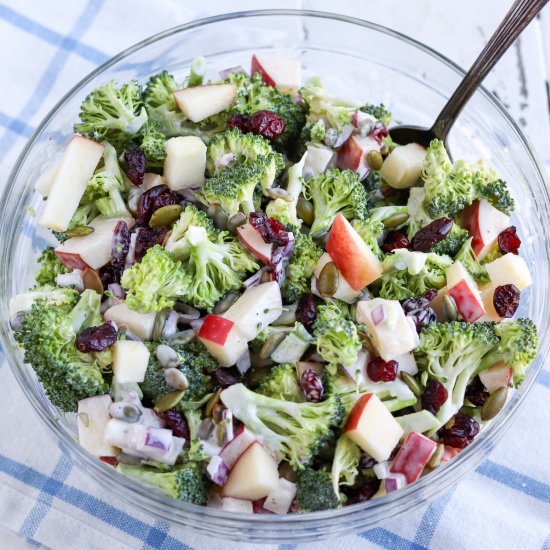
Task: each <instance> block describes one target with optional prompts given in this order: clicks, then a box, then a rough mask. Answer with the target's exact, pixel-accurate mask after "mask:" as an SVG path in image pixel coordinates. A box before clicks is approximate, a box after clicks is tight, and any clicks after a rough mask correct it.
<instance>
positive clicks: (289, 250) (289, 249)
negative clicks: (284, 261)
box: [282, 232, 295, 258]
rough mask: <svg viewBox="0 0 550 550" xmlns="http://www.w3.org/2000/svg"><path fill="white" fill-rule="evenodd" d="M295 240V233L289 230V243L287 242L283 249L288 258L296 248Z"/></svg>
mask: <svg viewBox="0 0 550 550" xmlns="http://www.w3.org/2000/svg"><path fill="white" fill-rule="evenodd" d="M294 242H295V239H294V234H293V233H290V232H289V233H288V243H286V245H285V246H284V247H283V249H282V254H283V256H285V257H288V258H289V257H290V256H292V252H293V250H294Z"/></svg>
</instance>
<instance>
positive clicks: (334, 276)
mask: <svg viewBox="0 0 550 550" xmlns="http://www.w3.org/2000/svg"><path fill="white" fill-rule="evenodd" d="M339 282H340V274H339V272H338V268H337V267H336V264H335V263H334V262H327V263H326V264H325V266H324V267H323V269H322V270H321V273H319V279H318V280H317V290H318V291H319V294H320V295H321V296H322V297H323V298H330V297H331V296H334V294H335V292H336V290H337V289H338V283H339Z"/></svg>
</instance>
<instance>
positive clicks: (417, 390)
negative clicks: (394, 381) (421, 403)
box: [400, 372, 422, 397]
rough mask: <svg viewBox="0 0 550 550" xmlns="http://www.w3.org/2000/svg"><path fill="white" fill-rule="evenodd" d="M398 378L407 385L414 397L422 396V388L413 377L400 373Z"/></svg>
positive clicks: (406, 373)
mask: <svg viewBox="0 0 550 550" xmlns="http://www.w3.org/2000/svg"><path fill="white" fill-rule="evenodd" d="M400 376H401V380H403V382H405V384H407V387H408V388H409V390H411V391H412V392H413V393H414V395H415V396H416V397H421V396H422V388H421V387H420V384H419V383H418V380H417V379H416V378H415V377H414V376H411V375H410V374H409V373H408V372H402V373H401V375H400Z"/></svg>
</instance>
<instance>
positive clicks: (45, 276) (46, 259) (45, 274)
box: [34, 246, 71, 286]
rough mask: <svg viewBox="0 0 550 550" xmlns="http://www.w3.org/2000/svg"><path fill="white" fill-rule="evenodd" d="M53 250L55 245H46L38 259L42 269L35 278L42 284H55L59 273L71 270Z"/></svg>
mask: <svg viewBox="0 0 550 550" xmlns="http://www.w3.org/2000/svg"><path fill="white" fill-rule="evenodd" d="M53 250H54V249H53V246H48V247H46V248H45V249H44V250H43V251H42V254H40V257H39V258H38V260H37V261H38V263H39V264H40V269H39V270H38V271H37V273H36V275H35V276H34V279H35V281H36V282H37V283H38V285H40V286H42V285H47V284H52V285H54V284H55V278H56V277H57V276H58V275H62V274H63V273H70V271H71V270H70V269H69V268H68V267H66V266H65V264H63V263H61V261H60V260H59V258H58V257H57V256H56V254H55V252H54V251H53Z"/></svg>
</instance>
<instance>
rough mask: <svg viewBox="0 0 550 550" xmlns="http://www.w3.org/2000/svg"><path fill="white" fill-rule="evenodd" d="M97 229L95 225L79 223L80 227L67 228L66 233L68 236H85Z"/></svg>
mask: <svg viewBox="0 0 550 550" xmlns="http://www.w3.org/2000/svg"><path fill="white" fill-rule="evenodd" d="M94 231H95V229H94V228H93V227H90V226H89V225H79V226H78V227H72V228H71V229H67V231H65V234H66V235H67V237H69V238H72V237H85V236H86V235H91V234H92V233H93V232H94Z"/></svg>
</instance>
